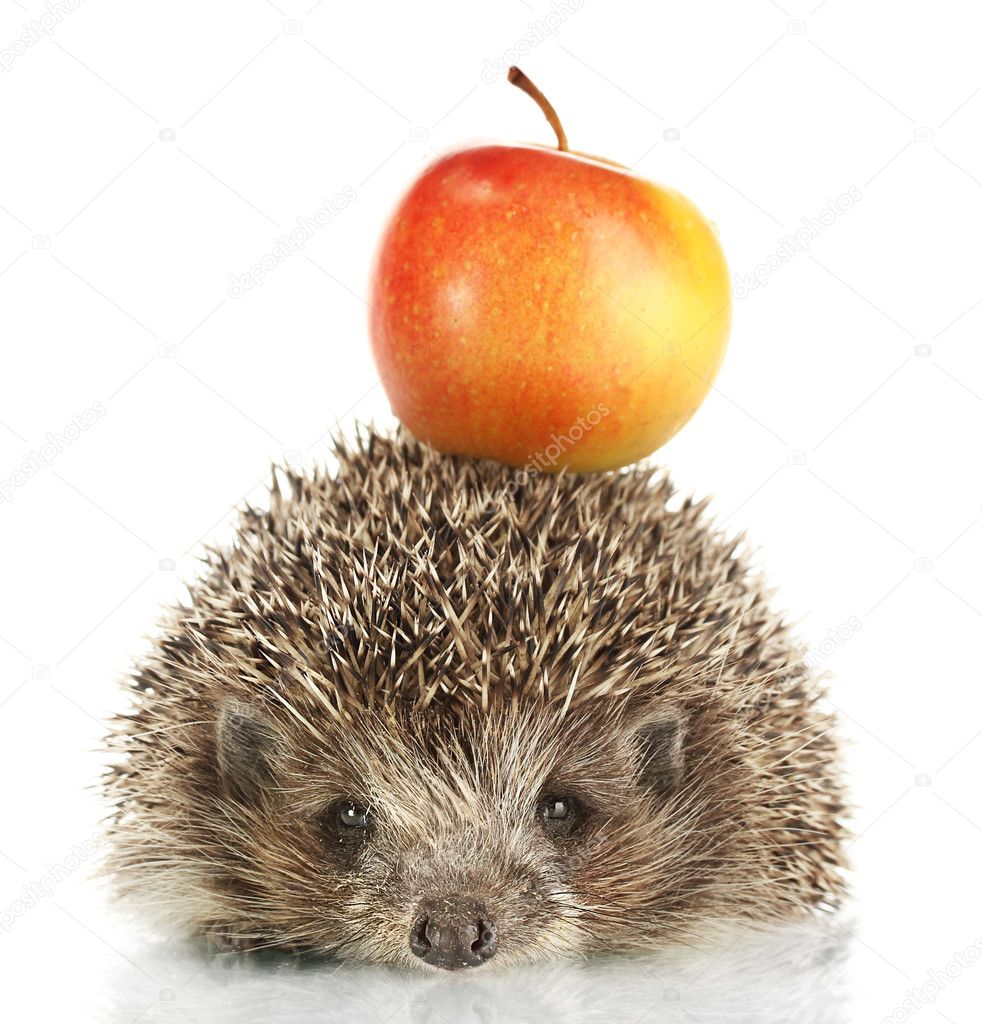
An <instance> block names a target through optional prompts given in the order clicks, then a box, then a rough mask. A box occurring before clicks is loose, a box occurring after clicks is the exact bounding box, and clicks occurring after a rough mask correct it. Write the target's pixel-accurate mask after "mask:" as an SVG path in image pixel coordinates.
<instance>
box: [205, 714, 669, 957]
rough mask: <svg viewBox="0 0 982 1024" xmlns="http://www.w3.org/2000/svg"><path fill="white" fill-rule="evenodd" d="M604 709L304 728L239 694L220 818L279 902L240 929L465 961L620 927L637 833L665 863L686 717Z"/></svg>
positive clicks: (223, 728)
mask: <svg viewBox="0 0 982 1024" xmlns="http://www.w3.org/2000/svg"><path fill="white" fill-rule="evenodd" d="M597 725H598V719H597V715H596V712H594V714H593V715H592V716H591V719H590V723H589V729H588V728H587V723H586V722H577V721H576V720H575V718H570V717H565V716H563V715H561V714H559V713H558V712H556V713H547V712H544V711H543V709H541V708H535V709H530V710H529V712H527V713H521V712H515V711H509V712H508V713H505V712H498V713H495V712H491V713H487V714H482V715H480V716H474V717H466V718H463V719H461V718H455V717H452V716H442V715H441V714H440V713H439V711H434V712H432V713H431V714H428V715H427V714H423V713H420V712H418V711H411V712H407V713H404V714H400V713H399V712H393V711H390V710H387V711H383V712H376V711H367V710H366V711H365V712H364V713H363V714H362V715H361V716H359V715H354V716H353V717H352V720H351V721H348V722H345V723H339V722H324V723H318V724H317V726H312V723H308V726H312V728H308V729H307V730H306V735H302V734H301V733H299V732H297V731H296V730H294V729H293V728H291V725H290V723H288V722H280V721H277V720H276V719H274V718H273V717H272V716H270V715H266V714H255V713H253V712H252V711H250V710H247V709H243V708H241V707H238V706H233V707H230V708H226V709H225V710H224V711H223V713H222V714H221V715H220V716H219V725H218V743H217V749H218V767H219V771H220V775H221V778H222V799H223V800H224V801H225V806H224V814H223V818H224V819H225V820H231V821H239V822H240V824H239V826H238V827H237V828H235V829H234V833H233V834H234V835H237V836H238V837H240V838H241V839H242V840H244V841H245V843H246V848H239V849H236V850H235V851H234V855H233V858H232V863H233V865H234V866H233V869H232V871H231V873H230V876H229V879H228V882H227V885H226V889H227V892H228V896H229V897H230V898H231V900H232V901H235V902H238V903H239V904H240V905H242V906H249V907H251V908H265V910H266V911H267V914H266V916H265V919H264V917H263V915H257V916H254V917H253V919H252V920H249V921H243V923H242V925H241V926H238V927H237V928H236V929H235V931H237V932H238V933H241V934H247V935H249V936H250V937H252V938H253V939H254V940H255V941H259V942H270V943H275V944H277V945H294V946H300V947H304V948H312V949H317V950H321V951H331V952H335V951H336V952H340V953H342V954H344V955H346V956H350V957H354V958H358V959H365V960H369V961H379V960H383V961H388V962H395V963H402V964H406V965H413V966H416V967H419V966H423V967H430V968H446V969H451V970H453V969H458V968H463V967H476V966H480V965H482V964H485V963H487V962H488V961H490V960H492V959H494V960H495V963H496V964H505V963H517V962H523V961H527V960H532V959H539V958H542V957H544V956H553V957H554V956H562V955H571V954H575V953H578V952H583V951H585V950H588V949H595V948H609V947H610V946H612V945H613V946H617V945H618V944H623V943H622V942H621V939H623V938H624V936H622V935H621V934H620V925H619V924H618V922H619V920H620V916H619V914H618V912H617V910H616V909H613V910H612V908H611V888H610V886H611V880H612V879H617V878H618V877H620V876H621V875H622V873H623V871H624V869H625V867H627V868H628V870H630V862H631V861H632V860H636V859H637V857H638V850H639V848H640V849H641V850H642V851H644V852H643V853H642V856H643V857H644V858H645V859H646V860H647V862H648V863H647V867H649V868H650V867H651V866H652V855H651V853H650V850H649V847H651V846H653V845H654V844H655V843H656V842H657V838H656V837H657V835H658V832H659V826H658V814H659V809H660V808H662V807H663V806H664V804H665V801H666V799H667V798H668V796H667V791H668V789H669V788H670V787H672V786H674V784H675V782H676V781H677V779H676V776H677V774H678V773H679V772H680V770H681V751H682V734H683V729H682V719H681V716H680V715H679V714H678V713H677V712H676V711H675V710H674V709H664V708H663V709H660V711H659V712H658V713H657V714H651V715H649V716H648V717H647V718H646V719H645V720H644V724H643V725H641V726H639V727H636V728H632V729H631V730H629V731H627V732H625V730H624V728H623V727H621V728H610V729H603V728H600V729H598V728H597ZM315 732H316V733H317V734H318V735H314V733H315ZM260 818H261V819H262V823H261V826H260V825H259V820H258V819H260ZM257 835H259V836H263V837H264V841H263V842H262V843H261V844H253V843H252V842H251V841H250V837H253V836H257ZM625 860H626V861H627V863H626V864H625V863H624V862H625ZM652 884H653V886H654V888H655V889H657V886H656V885H655V879H652ZM635 888H636V887H635ZM630 939H631V941H630V942H628V943H627V944H628V945H632V944H634V941H635V936H634V935H632V936H630Z"/></svg>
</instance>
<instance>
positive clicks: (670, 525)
mask: <svg viewBox="0 0 982 1024" xmlns="http://www.w3.org/2000/svg"><path fill="white" fill-rule="evenodd" d="M337 457H338V463H339V465H338V468H337V470H336V471H335V472H334V473H330V474H329V473H327V472H324V471H320V470H318V471H314V472H313V473H312V475H309V476H308V475H302V474H299V473H296V472H293V471H290V470H285V471H277V472H274V478H273V486H272V490H271V496H270V502H269V509H268V511H264V510H258V509H255V508H251V507H246V508H245V509H244V511H243V512H242V513H241V517H240V523H239V528H238V533H237V536H236V539H235V542H234V544H233V545H231V546H230V547H228V548H227V549H224V550H218V549H209V551H208V554H207V556H206V565H205V568H204V571H203V574H202V578H201V579H200V581H199V582H197V583H196V584H194V585H192V586H191V587H190V588H189V589H190V603H189V604H188V605H186V606H181V607H178V608H175V609H173V610H172V611H171V612H170V613H169V615H168V617H167V618H166V620H165V622H164V623H163V626H162V629H161V630H160V633H159V636H158V637H157V638H156V639H155V640H154V641H153V648H152V650H151V652H150V653H149V654H148V656H146V657H145V658H144V659H143V660H142V662H141V663H140V664H139V665H138V666H137V668H136V669H135V670H134V672H133V676H132V689H131V693H132V701H131V707H130V708H129V709H128V710H127V711H126V712H125V713H124V714H121V715H120V716H118V717H117V719H116V720H115V721H114V723H113V728H112V732H111V735H110V739H109V745H110V748H111V750H112V752H113V758H112V760H113V766H112V768H111V769H110V770H109V772H108V773H107V776H106V792H107V795H108V797H109V799H110V801H111V803H112V813H111V817H110V823H109V830H110V839H111V854H110V856H109V863H108V867H109V870H110V872H111V874H112V875H113V877H114V880H115V883H116V887H117V889H118V891H119V892H120V894H122V895H123V896H125V897H126V898H127V899H128V900H129V901H130V902H131V903H132V904H135V905H136V907H137V908H138V909H139V911H140V912H141V913H142V914H143V915H145V916H148V917H150V918H151V919H152V920H154V921H155V922H157V923H158V924H159V925H160V926H163V927H166V928H168V929H169V930H171V931H176V932H178V933H180V934H183V935H185V936H209V937H211V938H212V939H214V940H215V941H217V942H219V943H223V944H225V945H230V946H232V947H233V948H254V947H266V946H269V947H278V948H283V949H288V950H301V949H302V950H311V951H315V952H317V953H323V954H339V955H343V956H346V957H350V958H354V959H359V960H366V961H371V962H390V963H396V964H402V965H406V966H409V965H412V966H415V967H423V968H433V967H451V968H452V967H458V966H476V965H477V964H481V963H485V962H486V961H488V960H490V959H491V957H492V956H494V959H495V963H496V964H508V963H519V962H526V961H530V960H537V959H544V958H553V957H563V956H570V955H579V954H584V953H592V952H597V951H618V950H638V949H653V948H656V947H661V946H664V945H666V944H669V943H674V942H679V941H689V940H691V939H692V937H693V936H699V935H705V934H706V933H707V931H708V930H710V929H714V928H716V927H718V926H719V923H720V922H743V923H749V924H758V923H765V922H768V921H775V920H777V919H780V918H786V917H795V916H802V915H804V914H807V913H808V912H809V911H812V910H814V909H831V908H833V907H835V906H836V905H837V904H838V902H839V900H840V898H841V896H842V894H843V889H844V886H843V851H842V845H843V843H842V840H843V838H844V834H845V833H844V828H843V825H842V822H841V819H842V814H843V797H842V792H841V784H840V780H839V765H838V751H837V746H836V742H835V738H834V734H833V730H834V725H835V723H834V720H833V717H832V715H831V712H830V711H829V709H828V708H827V707H826V702H825V701H824V695H823V692H822V686H821V684H820V682H819V681H818V680H817V679H816V678H815V676H814V674H813V673H812V671H811V669H810V667H809V665H808V663H807V659H806V658H805V656H804V653H803V651H802V649H801V648H800V647H799V645H798V644H797V643H796V642H795V641H794V639H793V637H792V636H791V634H790V632H789V630H788V628H787V626H786V625H785V623H784V621H783V620H782V619H781V618H780V616H778V615H777V614H775V612H773V611H772V610H771V608H770V603H769V602H770V595H769V593H768V592H767V591H766V589H765V588H764V586H763V584H762V583H761V581H760V579H759V578H758V577H757V576H756V575H755V574H753V573H751V572H750V570H749V568H748V565H747V562H746V558H745V556H744V555H743V554H742V553H741V550H740V542H739V541H738V540H728V539H725V538H723V537H722V536H721V535H720V534H719V533H718V532H716V531H715V530H714V529H713V528H712V526H711V524H710V523H709V522H708V521H707V516H706V511H705V506H704V503H694V502H691V501H679V500H677V499H675V498H673V495H672V488H671V485H670V483H669V482H668V481H667V479H666V478H665V477H664V476H663V475H659V474H658V473H657V472H655V471H653V470H650V469H645V468H637V467H636V468H632V469H629V470H626V471H621V472H616V473H603V474H596V475H589V476H571V475H566V474H559V475H543V474H536V473H530V472H526V471H522V470H514V469H509V468H506V467H503V466H499V465H496V464H494V463H491V462H486V461H475V460H469V459H465V458H460V457H451V456H446V455H439V454H437V453H435V452H433V451H431V450H430V449H428V448H426V447H424V446H422V445H420V444H419V443H417V442H415V441H414V440H412V439H411V438H409V437H407V436H406V435H405V434H404V433H401V432H400V433H397V434H396V435H394V436H386V435H381V434H378V433H376V432H374V431H371V430H368V431H365V432H363V433H360V434H359V435H358V438H357V439H356V441H355V442H354V443H353V444H345V443H339V446H338V449H337Z"/></svg>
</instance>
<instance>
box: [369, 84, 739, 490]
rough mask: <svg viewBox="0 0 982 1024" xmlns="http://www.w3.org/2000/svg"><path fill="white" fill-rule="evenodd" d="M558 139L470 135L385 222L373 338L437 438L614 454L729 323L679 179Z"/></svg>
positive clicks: (684, 383) (386, 381)
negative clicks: (495, 141)
mask: <svg viewBox="0 0 982 1024" xmlns="http://www.w3.org/2000/svg"><path fill="white" fill-rule="evenodd" d="M509 80H510V81H512V82H513V83H514V84H516V85H518V86H519V87H520V88H522V89H523V90H524V91H525V92H527V93H529V94H530V95H531V96H533V98H535V99H536V101H537V102H538V103H539V105H540V107H541V108H542V110H543V111H544V113H545V114H546V117H547V119H548V120H549V122H550V124H551V125H552V126H553V128H554V130H555V131H556V136H557V139H558V143H559V144H558V148H556V149H552V148H548V147H544V146H536V145H480V146H475V147H472V148H468V149H462V150H459V151H457V152H453V153H450V154H449V155H446V156H443V157H442V158H440V159H439V160H437V161H436V162H435V163H434V164H432V165H431V166H430V167H429V168H428V169H427V170H425V171H424V172H423V174H422V176H421V177H420V178H419V179H418V180H417V181H416V182H415V184H413V186H412V187H411V188H410V190H409V192H408V194H407V195H406V196H405V197H404V198H403V200H402V202H401V203H400V204H399V206H398V208H397V209H396V211H395V214H394V215H393V217H392V219H391V222H390V223H389V224H388V226H387V228H386V230H385V232H384V235H383V238H382V241H381V245H380V248H379V253H378V257H377V263H376V266H375V270H374V275H373V279H372V297H371V302H370V307H371V341H372V349H373V353H374V356H375V360H376V363H377V366H378V369H379V374H380V377H381V379H382V382H383V385H384V387H385V390H386V392H387V394H388V397H389V400H390V402H391V405H392V409H393V411H394V413H395V414H396V416H397V417H398V418H399V419H400V420H401V421H402V423H403V424H404V425H405V426H406V427H407V428H408V430H409V431H410V432H411V433H412V434H413V435H414V436H416V437H417V438H419V439H420V440H422V441H424V442H426V443H428V444H429V445H431V446H433V447H434V448H436V449H438V450H439V451H442V452H449V453H454V454H463V455H471V456H477V457H484V458H490V459H495V460H497V461H499V462H503V463H506V464H508V465H511V466H525V467H529V468H531V467H534V468H536V469H538V470H541V471H553V470H558V469H560V468H563V467H567V468H569V469H571V470H577V471H591V470H603V469H613V468H617V467H620V466H625V465H628V464H629V463H632V462H635V461H637V460H638V459H641V458H643V457H644V456H646V455H648V454H649V453H651V452H652V451H654V450H655V449H656V448H658V447H659V446H660V445H662V444H664V443H665V442H666V441H667V440H668V439H669V438H670V437H672V435H673V434H675V433H676V431H678V430H679V429H680V428H681V427H682V426H683V424H685V423H686V421H687V420H688V419H689V417H690V416H692V414H693V413H694V412H695V410H696V409H697V408H698V406H699V404H700V403H701V402H702V400H703V399H704V398H705V396H706V394H707V392H708V390H709V388H710V386H711V384H712V381H713V378H714V377H715V376H716V373H717V371H718V370H719V367H720V363H721V361H722V359H723V353H724V351H725V349H726V342H727V338H728V336H729V331H730V305H731V300H730V282H729V274H728V272H727V269H726V262H725V260H724V257H723V252H722V249H721V248H720V244H719V241H718V239H717V237H716V232H715V230H714V228H713V226H712V225H711V224H710V223H709V222H708V221H707V220H706V219H705V218H704V217H703V216H702V214H701V213H700V212H699V210H698V209H697V208H696V207H695V206H694V205H693V204H692V203H691V202H690V201H689V200H688V199H686V198H685V196H683V195H681V194H680V193H679V192H676V191H675V190H674V189H671V188H666V187H665V186H662V185H656V184H653V183H652V182H650V181H646V180H645V179H643V178H641V177H639V176H637V175H636V174H633V173H632V172H631V171H630V170H629V169H628V168H626V167H623V166H621V165H619V164H615V163H613V162H611V161H608V160H603V159H599V158H597V157H593V156H588V155H585V154H582V153H574V152H570V151H569V150H568V148H567V144H566V136H565V133H564V132H563V129H562V125H561V124H560V123H559V119H558V117H556V114H555V111H554V110H553V108H552V106H551V105H550V104H549V102H548V101H547V100H546V99H545V97H543V96H542V94H541V93H540V92H539V90H538V89H537V88H536V87H535V86H534V85H532V83H531V82H530V81H529V80H528V79H527V78H526V76H525V75H523V74H522V72H521V71H519V70H518V69H517V68H512V69H511V71H510V72H509Z"/></svg>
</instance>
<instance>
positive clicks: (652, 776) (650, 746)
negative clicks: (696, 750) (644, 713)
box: [634, 707, 687, 793]
mask: <svg viewBox="0 0 982 1024" xmlns="http://www.w3.org/2000/svg"><path fill="white" fill-rule="evenodd" d="M686 725H687V719H686V715H685V712H684V711H682V709H681V708H677V707H662V708H658V709H656V710H655V711H654V713H653V714H652V715H651V716H649V717H648V718H647V719H646V720H645V721H644V722H643V723H642V724H641V725H640V726H639V727H638V728H637V730H636V731H635V733H634V740H635V744H636V746H637V748H638V751H639V756H640V761H641V771H640V781H641V784H642V785H643V786H646V787H647V788H649V789H651V790H653V791H655V792H658V793H668V792H671V791H672V790H674V789H677V788H678V787H679V785H680V784H681V782H682V775H683V772H684V770H685V742H684V741H685V734H686Z"/></svg>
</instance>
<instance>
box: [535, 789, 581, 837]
mask: <svg viewBox="0 0 982 1024" xmlns="http://www.w3.org/2000/svg"><path fill="white" fill-rule="evenodd" d="M538 816H539V821H541V822H542V827H543V828H544V829H545V830H546V832H548V833H549V835H551V836H553V837H554V838H556V839H560V838H563V837H565V836H568V835H571V834H572V833H573V832H575V831H576V830H577V828H579V826H580V824H581V823H582V821H583V818H584V816H585V815H584V809H583V807H582V805H581V804H580V802H579V801H578V800H577V799H576V798H575V797H572V796H567V795H566V794H564V793H551V794H549V796H545V797H543V798H542V799H541V800H540V801H539V806H538Z"/></svg>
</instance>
